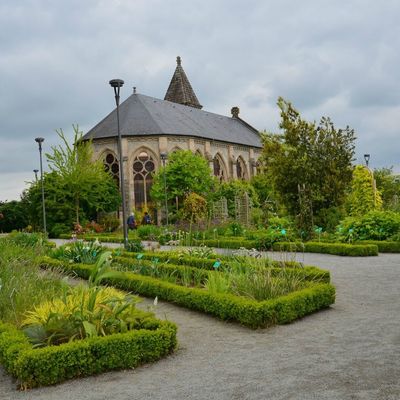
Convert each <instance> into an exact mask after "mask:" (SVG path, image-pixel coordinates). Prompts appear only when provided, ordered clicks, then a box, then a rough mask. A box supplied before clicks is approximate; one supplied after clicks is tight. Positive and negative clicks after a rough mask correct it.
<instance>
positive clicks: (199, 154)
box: [194, 149, 203, 157]
mask: <svg viewBox="0 0 400 400" xmlns="http://www.w3.org/2000/svg"><path fill="white" fill-rule="evenodd" d="M194 155H195V156H199V157H203V154H202V153H201V151H200V150H199V149H197V150H196V152H195V153H194Z"/></svg>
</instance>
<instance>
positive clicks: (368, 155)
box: [364, 154, 371, 166]
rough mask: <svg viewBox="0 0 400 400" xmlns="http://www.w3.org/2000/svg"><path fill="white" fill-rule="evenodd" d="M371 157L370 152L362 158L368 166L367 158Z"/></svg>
mask: <svg viewBox="0 0 400 400" xmlns="http://www.w3.org/2000/svg"><path fill="white" fill-rule="evenodd" d="M370 158H371V155H370V154H364V160H365V163H366V164H367V166H368V163H369V159H370Z"/></svg>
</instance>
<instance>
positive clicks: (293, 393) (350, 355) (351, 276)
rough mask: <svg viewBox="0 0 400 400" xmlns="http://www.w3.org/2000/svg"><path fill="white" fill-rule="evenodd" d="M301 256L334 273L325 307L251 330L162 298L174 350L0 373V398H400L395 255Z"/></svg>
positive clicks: (399, 260) (399, 270)
mask: <svg viewBox="0 0 400 400" xmlns="http://www.w3.org/2000/svg"><path fill="white" fill-rule="evenodd" d="M275 256H278V257H279V254H277V255H275ZM302 257H303V255H301V256H300V260H299V261H303V260H302ZM304 261H305V262H306V264H311V265H317V266H320V267H322V268H326V269H329V270H330V271H331V274H332V280H333V283H334V285H335V286H336V289H337V301H336V304H334V305H333V306H332V307H331V308H330V309H329V310H325V311H321V312H318V313H316V314H313V315H311V316H308V317H306V318H303V319H301V320H299V321H296V322H294V323H292V324H290V325H284V326H276V327H272V328H269V329H260V330H256V331H252V330H249V329H247V328H244V327H242V326H240V325H237V324H234V323H226V322H223V321H219V320H217V319H216V318H213V317H210V316H207V315H205V314H201V313H198V312H194V311H190V310H186V309H184V308H180V307H177V306H174V305H171V304H168V303H164V302H159V303H158V306H157V314H158V316H159V317H161V318H165V317H167V318H168V319H170V320H172V321H175V322H176V323H177V324H178V326H179V333H178V338H179V349H178V350H177V351H176V353H175V354H173V355H171V356H169V357H168V358H166V359H164V360H161V361H159V362H157V363H154V364H151V365H145V366H142V367H139V368H138V369H135V370H129V371H119V372H110V373H106V374H102V375H99V376H96V377H88V378H84V379H79V380H74V381H69V382H66V383H63V384H60V385H57V386H54V387H46V388H40V389H35V390H31V391H28V392H18V391H16V390H15V384H14V383H13V381H12V380H11V378H10V377H9V376H8V375H6V374H4V372H3V371H1V372H0V399H9V400H20V399H24V400H25V399H26V400H28V399H29V400H36V399H37V400H39V399H40V400H50V399H51V400H53V399H57V400H67V399H68V400H78V399H79V400H86V399H87V400H89V399H90V400H92V399H96V400H99V399H104V400H105V399H107V400H108V399H112V400H125V399H130V400H131V399H141V400H145V399H152V400H157V399H163V400H170V399H171V400H172V399H179V400H182V399H196V400H197V399H218V400H225V399H226V400H228V399H229V400H232V399H238V400H239V399H263V400H264V399H269V400H288V399H296V400H297V399H299V400H300V399H304V400H313V399H318V400H325V399H326V400H335V399H338V400H339V399H340V400H347V399H349V400H350V399H360V400H361V399H368V400H369V399H371V400H398V399H400V379H399V378H400V375H399V371H400V357H399V356H400V351H399V349H400V321H399V316H400V300H399V293H400V254H382V255H380V256H378V257H365V258H355V257H352V258H350V257H338V256H330V255H320V254H305V255H304ZM151 304H152V300H145V301H144V303H143V305H144V307H146V306H149V305H151Z"/></svg>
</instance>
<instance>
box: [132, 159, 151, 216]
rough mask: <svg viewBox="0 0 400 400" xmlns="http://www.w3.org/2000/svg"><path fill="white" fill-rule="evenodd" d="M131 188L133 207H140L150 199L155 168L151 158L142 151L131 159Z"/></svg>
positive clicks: (145, 204)
mask: <svg viewBox="0 0 400 400" xmlns="http://www.w3.org/2000/svg"><path fill="white" fill-rule="evenodd" d="M132 167H133V190H134V195H135V208H137V209H141V208H143V206H147V203H148V202H149V201H150V189H151V185H152V184H153V177H152V173H153V172H154V170H155V164H154V160H153V158H152V157H151V156H150V155H149V154H148V153H147V152H145V151H142V152H141V153H140V154H139V155H138V156H137V157H136V158H135V159H134V160H133V166H132Z"/></svg>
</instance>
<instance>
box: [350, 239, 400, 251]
mask: <svg viewBox="0 0 400 400" xmlns="http://www.w3.org/2000/svg"><path fill="white" fill-rule="evenodd" d="M354 244H359V245H363V246H365V245H369V244H373V245H375V246H378V250H379V253H400V241H399V242H390V241H388V240H381V241H380V240H362V241H357V242H354Z"/></svg>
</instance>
